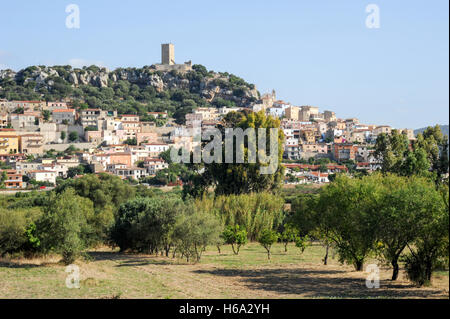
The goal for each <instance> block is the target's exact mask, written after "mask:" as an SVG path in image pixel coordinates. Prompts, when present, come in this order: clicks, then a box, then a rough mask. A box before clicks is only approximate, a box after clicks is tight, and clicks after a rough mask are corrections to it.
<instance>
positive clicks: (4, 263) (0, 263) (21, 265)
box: [0, 261, 48, 269]
mask: <svg viewBox="0 0 450 319" xmlns="http://www.w3.org/2000/svg"><path fill="white" fill-rule="evenodd" d="M46 265H48V264H40V265H37V264H30V263H18V262H13V261H0V268H17V269H21V268H23V269H28V268H38V267H45V266H46Z"/></svg>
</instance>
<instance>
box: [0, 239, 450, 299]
mask: <svg viewBox="0 0 450 319" xmlns="http://www.w3.org/2000/svg"><path fill="white" fill-rule="evenodd" d="M323 254H324V248H323V247H321V246H319V245H314V246H310V247H308V248H307V249H306V250H305V252H304V253H303V254H300V252H299V250H298V249H297V248H296V247H294V245H293V244H291V245H290V246H289V247H288V252H287V253H285V252H284V247H283V245H281V244H277V245H275V246H274V247H273V255H272V259H271V261H270V262H269V261H268V260H267V255H266V252H265V250H264V249H263V248H262V247H261V246H259V245H258V244H256V243H251V244H248V245H246V246H244V247H242V248H241V252H240V253H239V255H237V256H236V255H234V254H233V253H232V251H231V247H228V246H224V247H222V252H221V254H219V253H218V252H217V249H216V248H214V247H211V248H210V249H208V250H207V251H206V252H205V253H204V256H203V258H202V260H201V262H200V263H197V264H192V263H186V262H185V261H184V260H180V259H172V258H166V257H159V256H158V257H155V256H150V255H132V254H121V253H118V252H117V251H113V250H111V249H108V248H103V249H98V250H96V251H91V252H89V255H90V260H80V261H77V262H76V264H77V265H78V266H79V267H80V271H81V282H80V288H79V289H69V288H67V287H66V285H65V280H66V277H67V275H68V274H67V273H66V272H65V266H64V265H62V264H61V263H59V258H58V257H57V256H53V257H48V258H45V259H33V260H26V259H20V260H18V259H2V260H0V298H225V299H227V298H449V276H448V271H445V272H444V271H442V272H437V273H436V274H435V276H434V279H433V282H432V286H430V287H421V288H417V287H415V286H414V285H412V284H411V283H410V282H409V281H407V280H406V278H405V275H404V273H403V272H401V273H400V278H399V280H398V281H396V282H392V281H390V280H389V278H390V275H391V269H390V268H389V267H383V266H381V265H380V266H381V281H380V288H378V289H368V288H367V287H366V285H365V278H366V276H367V273H365V272H355V271H354V270H353V268H352V267H350V266H346V265H341V264H339V263H338V262H337V260H336V259H331V258H330V260H329V265H327V266H324V265H322V263H321V259H322V257H323ZM371 262H372V261H371Z"/></svg>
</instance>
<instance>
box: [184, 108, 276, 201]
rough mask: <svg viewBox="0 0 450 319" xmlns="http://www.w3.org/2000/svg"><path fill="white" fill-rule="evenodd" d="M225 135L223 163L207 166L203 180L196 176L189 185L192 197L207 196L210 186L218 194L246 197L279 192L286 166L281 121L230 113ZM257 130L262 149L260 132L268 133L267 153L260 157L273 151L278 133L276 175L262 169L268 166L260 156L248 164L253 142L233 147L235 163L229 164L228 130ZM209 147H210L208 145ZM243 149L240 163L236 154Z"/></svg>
mask: <svg viewBox="0 0 450 319" xmlns="http://www.w3.org/2000/svg"><path fill="white" fill-rule="evenodd" d="M218 128H219V129H220V131H221V133H222V144H221V145H222V160H221V163H217V162H213V163H210V164H204V165H202V167H203V168H204V171H202V173H199V174H198V175H199V176H197V177H196V176H193V177H192V179H191V183H187V184H188V187H190V189H191V190H192V191H191V195H194V196H199V195H200V196H201V195H203V194H204V193H205V192H207V190H208V188H209V187H210V186H213V187H214V188H215V192H216V194H219V195H221V194H225V195H228V194H243V193H250V192H261V191H276V190H278V189H279V188H280V187H281V185H282V182H283V178H284V166H282V165H281V162H282V155H283V141H284V135H283V131H282V130H281V129H280V121H279V120H278V119H275V118H273V117H271V116H266V115H265V114H264V112H258V113H254V112H230V113H228V114H227V116H226V117H225V119H224V120H223V124H222V125H220V126H219V127H218ZM229 128H233V129H236V128H237V129H242V131H244V132H245V130H246V129H248V128H250V129H255V135H256V136H255V138H256V140H255V141H254V142H255V144H256V145H258V139H259V138H260V136H259V131H258V129H259V128H261V129H266V130H265V132H266V145H265V148H266V150H262V149H261V150H260V149H258V146H256V153H258V152H264V153H266V152H267V150H269V149H270V134H271V131H270V129H271V128H274V129H278V131H277V132H278V136H277V137H276V142H277V145H276V147H277V149H276V160H277V163H276V167H275V169H274V172H273V173H270V174H264V173H262V168H263V167H267V166H268V165H267V164H265V163H263V161H261V160H260V157H259V153H258V158H257V161H256V163H248V159H249V140H248V139H247V138H246V140H245V141H244V145H241V146H239V145H236V143H234V147H233V152H234V153H233V163H225V161H226V160H225V159H226V155H225V137H226V129H229ZM205 144H206V143H205ZM238 147H242V152H243V154H244V163H238V162H237V155H236V150H237V148H238Z"/></svg>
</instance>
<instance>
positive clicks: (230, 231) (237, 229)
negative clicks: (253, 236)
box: [222, 225, 247, 255]
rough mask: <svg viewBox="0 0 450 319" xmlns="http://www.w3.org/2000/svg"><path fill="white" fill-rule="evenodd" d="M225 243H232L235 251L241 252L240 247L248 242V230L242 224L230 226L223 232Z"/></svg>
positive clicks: (235, 252)
mask: <svg viewBox="0 0 450 319" xmlns="http://www.w3.org/2000/svg"><path fill="white" fill-rule="evenodd" d="M222 237H223V239H224V241H225V243H227V244H229V245H231V248H232V249H233V253H234V254H235V255H237V254H239V249H240V248H241V246H242V245H245V244H246V243H247V231H246V230H245V228H241V226H239V225H236V226H228V227H226V228H225V230H224V231H223V233H222Z"/></svg>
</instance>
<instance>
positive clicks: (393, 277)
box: [391, 258, 399, 280]
mask: <svg viewBox="0 0 450 319" xmlns="http://www.w3.org/2000/svg"><path fill="white" fill-rule="evenodd" d="M397 259H398V258H395V259H394V260H392V263H391V264H392V267H393V268H394V271H393V272H392V280H397V278H398V270H399V267H398V262H397Z"/></svg>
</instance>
